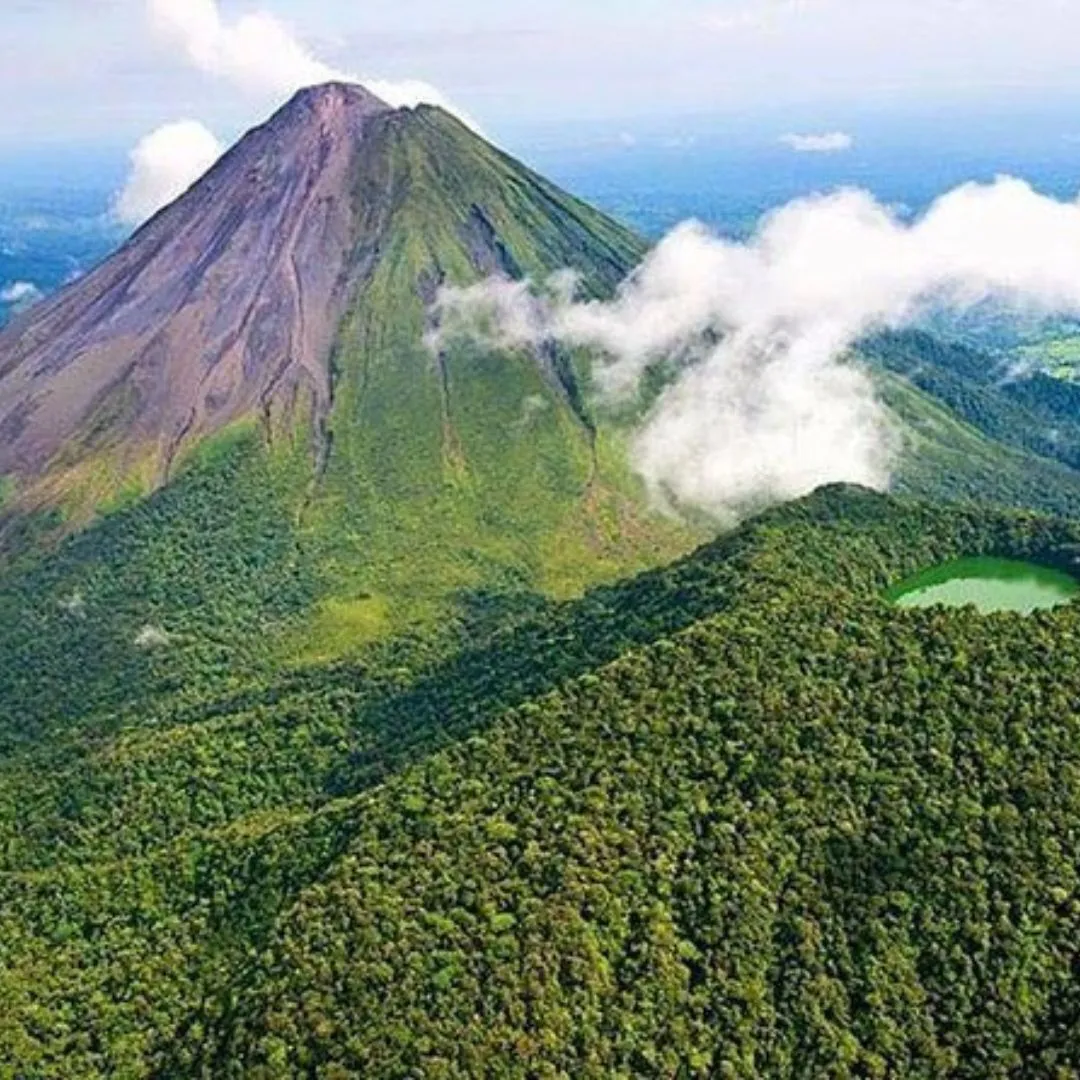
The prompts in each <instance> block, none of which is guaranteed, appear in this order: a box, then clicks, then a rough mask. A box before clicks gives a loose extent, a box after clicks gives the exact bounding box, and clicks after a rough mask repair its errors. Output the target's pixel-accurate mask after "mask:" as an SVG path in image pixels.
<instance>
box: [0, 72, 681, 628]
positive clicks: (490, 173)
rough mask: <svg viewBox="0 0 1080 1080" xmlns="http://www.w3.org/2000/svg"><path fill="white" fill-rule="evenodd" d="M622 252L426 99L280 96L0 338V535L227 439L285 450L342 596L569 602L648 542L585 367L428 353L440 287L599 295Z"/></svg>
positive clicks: (309, 532)
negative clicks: (564, 283)
mask: <svg viewBox="0 0 1080 1080" xmlns="http://www.w3.org/2000/svg"><path fill="white" fill-rule="evenodd" d="M644 251H645V244H644V243H643V242H642V241H641V240H640V239H639V238H638V237H636V236H635V235H634V234H632V233H631V232H630V231H628V230H627V229H625V228H624V227H622V226H621V225H618V224H617V223H615V222H613V221H611V220H610V219H608V218H606V217H604V216H603V215H602V214H600V213H598V212H597V211H595V210H593V209H591V208H590V207H588V206H587V205H585V204H584V203H582V202H580V201H579V200H577V199H575V198H573V197H571V196H569V195H567V194H566V193H565V192H563V191H561V190H559V189H558V188H557V187H556V186H555V185H553V184H551V183H549V182H547V181H546V180H544V179H543V178H541V177H539V176H537V175H536V174H535V173H533V172H531V171H530V170H529V169H527V168H525V167H524V166H523V165H521V164H519V163H518V162H516V161H515V160H513V159H512V158H510V157H508V156H507V155H506V154H504V153H502V152H500V151H499V150H497V149H496V148H495V147H493V146H492V145H490V144H489V143H487V142H486V141H484V140H483V139H482V138H480V137H479V136H478V135H476V134H475V133H474V132H472V131H471V130H470V129H468V128H467V127H465V126H464V125H463V124H461V123H460V122H459V121H458V120H456V119H454V118H453V117H451V116H450V115H449V114H447V113H445V112H443V111H442V110H440V109H438V108H434V107H424V106H421V107H419V108H415V109H393V108H391V107H389V106H388V105H386V104H385V103H384V102H382V101H380V100H379V99H378V98H376V97H375V96H373V95H372V94H371V93H369V92H368V91H366V90H365V89H363V88H362V87H360V86H354V85H346V84H340V83H334V84H328V85H324V86H319V87H314V88H311V89H306V90H303V91H301V92H300V93H298V94H297V95H296V96H295V97H294V98H293V99H292V100H291V101H290V102H288V103H287V104H286V105H285V106H284V107H283V108H282V109H281V110H280V111H279V112H278V113H277V114H276V115H274V116H273V117H272V118H271V119H270V120H269V121H268V122H267V123H266V124H264V125H263V126H261V127H258V128H256V129H255V130H253V131H251V132H250V133H249V134H247V135H246V136H245V137H244V138H242V139H241V140H240V141H239V142H238V143H237V145H236V146H235V147H233V149H232V150H230V151H229V152H228V153H227V154H226V155H225V156H224V157H223V158H222V159H221V160H220V161H219V162H218V163H217V164H216V165H215V166H214V167H213V168H212V169H211V170H210V172H209V173H208V174H207V175H206V176H205V177H204V178H202V179H201V180H200V181H199V182H198V183H196V184H195V185H194V186H193V187H192V188H191V189H190V190H189V191H188V192H187V193H186V194H184V195H183V196H182V197H181V198H180V199H178V200H177V201H176V202H175V203H174V204H172V205H171V206H169V207H167V208H166V209H164V210H163V211H161V212H160V213H159V214H158V215H157V216H156V217H154V218H153V219H152V220H151V221H149V222H148V223H147V224H146V225H145V226H144V227H143V228H141V229H140V230H139V231H138V232H136V233H135V235H134V236H132V237H131V239H130V240H129V241H128V242H127V243H126V244H125V245H124V246H123V248H122V249H120V250H119V251H118V252H117V253H116V254H115V255H113V256H112V257H111V258H109V259H108V260H107V261H105V262H104V263H103V264H102V265H100V266H99V267H97V268H96V269H95V270H94V271H93V272H91V273H90V274H88V275H86V276H85V277H84V278H82V279H81V280H80V281H78V282H76V283H75V284H73V285H72V286H71V287H69V288H68V289H66V290H65V291H63V292H61V293H60V294H58V295H56V296H55V297H53V298H51V299H49V300H48V301H46V302H44V303H42V304H41V305H39V306H38V307H36V308H34V309H33V310H32V311H30V312H28V313H27V314H26V315H24V316H23V317H22V318H21V319H19V320H17V321H15V322H14V323H13V324H12V325H11V326H9V327H8V329H7V330H6V331H5V332H4V333H3V334H2V335H0V491H4V492H5V499H4V501H3V506H2V507H0V544H6V545H7V546H8V547H11V545H12V543H13V541H12V540H11V537H12V536H25V534H26V532H27V529H26V527H25V526H26V521H27V516H28V515H30V516H31V517H32V518H33V521H34V525H33V528H31V529H30V533H31V534H32V536H33V537H34V538H35V542H38V541H39V540H40V537H41V535H42V531H43V530H42V527H41V522H42V521H44V522H45V525H46V527H45V529H44V531H45V533H46V534H47V535H60V536H66V535H70V534H71V533H74V532H78V531H80V530H84V529H85V528H87V527H88V526H93V525H94V524H95V523H96V522H99V521H100V519H101V518H102V517H103V516H108V515H109V514H110V513H112V512H113V511H114V510H115V509H116V508H117V507H118V506H124V507H130V506H131V504H133V503H138V502H140V501H141V500H144V499H145V498H147V497H149V496H152V495H153V494H154V493H155V492H159V491H161V490H162V489H164V488H167V487H168V486H169V485H170V484H171V483H173V482H174V481H175V480H176V479H177V478H178V477H180V476H182V475H183V473H184V471H185V468H186V467H187V466H188V465H190V463H191V462H192V461H194V460H195V459H197V458H199V457H200V455H205V454H206V453H210V454H211V455H212V454H213V452H214V450H213V448H214V446H215V445H217V443H218V442H220V440H222V439H225V440H226V441H230V440H235V439H236V438H237V437H239V435H243V436H244V437H246V438H248V439H249V440H250V445H249V448H248V451H247V453H248V456H249V457H252V456H259V455H261V456H262V457H263V458H266V459H267V460H269V458H273V459H274V460H275V461H277V462H278V464H279V465H280V463H281V457H282V455H291V458H290V464H289V469H288V471H289V475H290V477H291V480H290V483H291V485H292V486H291V489H290V492H289V494H288V497H287V498H286V499H285V502H286V503H287V507H286V508H285V509H283V510H282V513H287V514H288V516H290V518H292V519H294V520H295V521H296V523H297V527H298V528H299V529H300V530H301V531H302V532H303V533H304V535H305V538H306V541H307V542H308V550H310V549H311V548H312V547H314V548H315V549H317V550H318V551H319V552H321V554H320V555H318V556H317V557H318V558H320V559H321V560H322V562H323V564H324V565H325V566H328V567H330V566H332V567H333V572H332V574H331V576H332V577H333V578H334V579H335V584H334V586H333V588H334V590H341V591H343V592H344V594H345V595H346V596H347V597H354V598H355V596H357V595H359V596H364V597H367V596H374V597H385V596H386V595H387V594H388V591H389V592H390V593H395V592H396V593H397V594H398V596H399V598H400V595H401V594H402V593H406V592H407V593H409V594H415V592H416V590H417V589H418V588H419V589H420V590H421V591H422V592H424V593H425V595H427V596H429V597H430V596H432V595H445V594H448V593H452V592H455V591H459V590H461V589H474V588H479V587H484V586H486V585H487V584H489V583H492V582H497V583H499V584H500V587H501V586H502V585H506V584H513V585H514V586H515V587H516V586H527V587H530V588H532V587H534V586H535V587H538V588H540V589H541V591H552V590H554V591H556V592H559V591H574V590H576V589H578V588H580V587H582V586H584V585H587V584H589V583H590V582H591V581H592V580H594V578H595V576H596V575H597V574H598V573H599V574H600V576H606V575H610V574H613V573H615V572H617V571H622V570H625V569H630V568H636V567H638V566H640V565H642V564H643V563H642V553H643V552H645V553H647V554H645V555H644V562H652V561H653V560H654V559H656V558H657V557H659V556H660V554H661V548H662V549H663V554H665V555H666V554H671V549H670V547H669V546H668V538H669V537H670V536H671V535H672V528H671V526H670V525H669V524H667V523H662V522H657V521H655V519H653V518H652V516H651V515H650V514H649V512H648V509H647V507H646V506H645V505H644V504H645V500H644V499H643V497H642V493H641V491H640V489H639V485H637V483H636V481H635V479H634V478H633V476H632V475H631V473H630V471H629V470H628V469H627V468H626V463H625V454H624V452H623V447H622V442H623V438H622V433H621V432H620V431H619V429H618V427H617V426H612V425H610V424H605V423H604V422H602V421H600V420H598V419H597V418H596V417H595V416H593V415H592V413H591V411H590V407H589V404H588V401H589V393H588V366H587V364H586V363H585V362H584V359H583V358H582V357H580V356H574V355H572V354H570V353H565V352H562V351H560V350H556V349H539V350H533V351H531V352H519V353H514V352H505V351H504V352H498V351H494V352H493V351H491V350H483V349H480V348H477V347H469V346H467V345H464V344H462V345H459V346H455V347H453V348H448V349H447V350H446V351H444V352H443V353H440V354H438V355H433V354H432V352H431V350H430V349H429V348H428V347H427V345H425V338H426V336H427V335H428V332H429V331H430V330H431V329H432V319H433V317H434V316H433V315H432V310H433V308H432V301H433V300H434V299H435V298H436V296H437V293H438V290H439V288H440V287H441V286H442V285H443V284H453V285H466V284H469V283H472V282H476V281H479V280H483V279H486V278H488V277H490V276H492V275H497V276H501V277H503V278H515V279H521V278H526V277H531V278H534V279H542V278H544V277H546V276H548V275H549V274H551V273H553V272H555V271H557V270H562V269H564V268H571V269H573V270H574V271H575V272H576V273H577V274H578V275H579V276H580V279H581V282H582V288H583V289H584V290H586V292H587V293H589V294H591V295H595V296H605V295H610V294H611V293H612V292H613V290H614V289H615V288H616V286H617V285H618V283H619V282H620V281H621V280H623V279H624V278H625V276H626V275H627V274H628V273H629V272H630V271H631V270H632V269H633V267H634V266H635V265H636V264H637V262H638V261H639V260H640V258H641V257H642V255H643V253H644ZM268 456H269V457H268ZM281 472H282V470H281V469H277V473H278V475H280V474H281ZM676 532H678V530H676ZM679 535H680V536H683V537H684V534H682V533H681V532H679ZM658 537H662V538H663V539H660V540H658ZM4 538H6V539H4ZM658 543H659V545H660V546H659V547H657V544H658ZM682 543H683V540H680V541H679V544H678V545H676V546H677V547H678V546H681V544H682ZM420 583H426V584H420ZM349 602H350V603H351V602H352V601H351V600H350V601H349ZM393 606H395V607H398V608H400V604H398V603H397V602H396V601H395V602H394V604H393Z"/></svg>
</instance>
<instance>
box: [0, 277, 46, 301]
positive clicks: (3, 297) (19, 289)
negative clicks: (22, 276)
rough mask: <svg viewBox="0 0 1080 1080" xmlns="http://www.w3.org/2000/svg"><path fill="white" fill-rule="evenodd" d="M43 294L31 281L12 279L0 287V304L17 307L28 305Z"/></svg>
mask: <svg viewBox="0 0 1080 1080" xmlns="http://www.w3.org/2000/svg"><path fill="white" fill-rule="evenodd" d="M44 295H45V294H44V293H43V292H42V291H41V290H40V289H39V288H38V287H37V286H36V285H35V284H34V283H33V282H32V281H13V282H12V283H11V284H10V285H5V286H4V288H3V289H0V304H7V305H8V306H10V307H18V308H23V307H29V306H30V305H31V304H36V303H37V302H38V301H39V300H40V299H41V298H42V297H43V296H44Z"/></svg>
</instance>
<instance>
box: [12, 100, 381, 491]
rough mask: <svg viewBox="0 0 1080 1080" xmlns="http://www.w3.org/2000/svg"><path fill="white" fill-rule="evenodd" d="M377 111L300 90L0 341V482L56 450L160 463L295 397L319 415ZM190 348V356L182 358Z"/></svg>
mask: <svg viewBox="0 0 1080 1080" xmlns="http://www.w3.org/2000/svg"><path fill="white" fill-rule="evenodd" d="M389 111H391V110H390V107H389V106H387V105H386V104H385V103H383V102H382V101H380V100H379V99H378V98H376V97H374V96H373V95H371V94H370V93H368V92H367V91H366V90H364V89H363V88H361V87H359V86H348V85H343V84H330V85H326V86H322V87H317V88H313V89H310V90H304V91H301V92H300V93H299V94H297V95H296V97H295V98H293V100H292V101H291V102H289V104H288V105H286V106H285V107H284V108H283V109H281V111H280V112H278V113H277V114H276V115H275V116H274V117H273V118H272V119H271V120H270V121H269V122H268V123H266V124H265V125H263V126H262V127H259V128H257V129H255V130H254V131H252V132H250V133H249V134H248V135H247V136H246V137H245V138H244V139H243V140H241V142H240V143H239V144H238V145H237V146H236V147H234V148H233V149H232V150H231V151H230V152H229V153H227V154H226V155H225V156H224V157H223V158H222V159H221V161H220V162H219V163H218V164H217V165H215V166H214V168H213V169H212V170H211V171H210V172H209V173H208V174H207V175H206V176H205V177H204V178H203V179H202V180H200V181H199V182H198V183H197V184H196V185H195V186H194V187H193V188H192V189H191V190H190V191H189V192H188V193H187V194H186V195H184V196H183V197H182V198H181V199H179V200H178V201H177V202H175V203H174V204H173V205H172V206H170V207H168V208H167V209H165V210H163V211H162V212H161V213H160V214H158V215H157V216H156V217H155V218H153V220H151V221H150V222H149V223H148V224H146V225H145V226H144V227H143V228H142V229H140V230H139V231H138V232H137V233H136V234H135V235H134V236H133V237H132V239H131V240H130V241H129V242H128V243H127V244H126V245H125V246H124V247H123V248H122V249H121V250H120V251H119V252H117V254H116V255H114V256H113V257H112V258H110V259H109V260H108V261H106V262H105V263H103V264H102V265H101V266H99V267H98V268H97V269H96V270H94V271H93V272H92V273H90V274H89V275H87V276H86V277H85V278H83V279H82V280H80V281H79V282H77V283H76V284H75V285H73V286H72V287H70V288H68V289H67V290H65V291H64V292H62V293H60V294H58V295H57V296H56V297H54V298H53V299H51V300H49V301H47V302H45V303H43V304H41V305H39V306H38V307H37V308H35V309H33V310H32V311H31V312H29V313H28V314H27V315H25V316H24V317H23V318H22V319H20V320H17V321H16V322H15V323H14V324H13V325H11V326H10V327H9V328H8V329H7V330H6V331H5V332H4V333H3V334H0V477H2V476H4V475H14V476H17V477H20V478H23V479H32V478H34V477H35V476H38V475H40V474H42V473H43V472H44V471H45V470H46V469H47V468H49V467H50V465H52V464H54V463H55V462H56V461H57V458H58V456H60V455H61V454H62V452H63V451H64V450H65V449H68V450H69V451H72V450H73V447H72V446H71V441H72V437H73V436H74V441H75V442H77V443H78V447H79V448H78V453H79V454H84V453H85V452H87V451H92V450H93V449H95V448H99V447H100V448H107V447H109V446H112V445H113V444H119V443H123V446H124V450H125V452H138V453H146V452H147V451H148V450H149V452H150V453H152V454H155V455H156V460H157V462H158V469H159V473H160V477H161V478H164V476H166V475H167V474H168V470H169V468H170V466H171V464H172V461H173V458H174V457H175V454H176V452H177V450H178V448H179V447H180V446H181V445H182V444H184V443H186V442H188V441H189V440H190V441H194V440H196V439H198V438H199V437H200V436H203V435H206V434H209V433H211V432H213V431H216V430H219V429H220V428H221V427H222V426H224V425H225V424H227V423H228V422H230V421H231V420H234V419H236V418H238V417H241V416H245V415H248V414H251V413H252V412H254V411H257V410H263V411H269V409H270V408H271V405H272V404H282V403H283V404H285V405H288V404H289V403H291V402H295V401H296V400H298V399H300V398H302V399H304V400H306V401H309V402H310V403H312V404H313V406H314V408H315V410H316V412H317V414H318V415H319V416H323V415H325V413H326V411H327V410H328V409H329V404H330V374H329V356H330V351H331V348H332V345H333V340H334V337H335V334H336V331H337V327H338V323H339V321H340V319H341V317H342V315H343V314H344V310H345V307H346V305H347V303H348V300H349V297H350V294H351V292H352V287H353V284H354V276H355V274H356V273H357V272H359V271H358V270H357V269H356V267H355V262H356V260H355V259H354V251H355V248H356V244H357V229H358V221H357V215H358V212H359V208H358V207H357V206H356V205H355V201H354V199H353V197H352V195H353V191H354V186H355V179H356V177H355V171H356V168H357V160H358V148H359V147H360V145H361V144H362V142H363V140H364V137H365V130H366V128H367V126H368V124H369V122H370V121H371V119H372V118H373V117H375V116H378V115H379V114H382V113H386V112H389ZM193 343H197V346H198V351H197V352H193V348H192V346H193Z"/></svg>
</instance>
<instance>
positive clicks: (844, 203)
mask: <svg viewBox="0 0 1080 1080" xmlns="http://www.w3.org/2000/svg"><path fill="white" fill-rule="evenodd" d="M991 299H992V300H995V301H996V302H999V303H1001V304H1005V305H1008V306H1011V307H1013V308H1018V309H1019V308H1023V309H1026V310H1032V311H1038V312H1041V313H1060V314H1080V203H1071V202H1069V203H1066V202H1059V201H1056V200H1054V199H1050V198H1047V197H1044V196H1042V195H1040V194H1038V193H1037V192H1035V191H1034V190H1033V189H1032V188H1031V187H1030V186H1029V185H1028V184H1026V183H1024V182H1022V181H1020V180H1015V179H1011V178H1001V179H999V180H997V181H996V182H995V183H993V184H988V185H978V184H968V185H965V186H963V187H960V188H957V189H956V190H954V191H952V192H950V193H949V194H947V195H945V196H943V197H942V198H941V199H940V200H938V202H936V203H935V204H934V205H933V206H932V207H931V209H930V210H929V211H928V212H927V213H926V214H925V215H924V216H923V217H922V218H920V219H918V220H917V221H915V222H914V223H911V224H908V223H905V222H903V221H901V220H900V219H898V218H897V217H896V216H895V215H894V214H893V213H892V212H891V211H890V210H889V209H888V208H886V207H884V206H882V205H880V204H879V203H877V202H876V201H875V200H874V199H873V197H872V196H870V195H869V194H867V193H865V192H861V191H854V190H847V191H841V192H838V193H836V194H832V195H828V196H816V197H813V198H808V199H802V200H798V201H796V202H794V203H791V204H789V205H788V206H786V207H784V208H782V209H781V210H779V211H777V212H775V213H774V214H772V215H771V216H770V217H769V218H767V219H766V220H765V222H764V223H763V225H762V227H761V229H760V230H759V232H758V233H757V235H756V236H755V237H754V238H753V239H752V240H751V241H749V242H748V243H746V244H737V243H733V242H730V241H728V240H725V239H723V238H721V237H719V236H717V235H715V234H713V233H712V232H710V231H709V230H708V229H707V228H706V227H705V226H703V225H701V224H697V223H693V222H692V223H688V224H685V225H682V226H680V227H679V228H678V229H676V230H675V231H674V232H673V233H671V234H670V235H669V236H668V237H667V238H666V239H665V240H663V241H662V242H661V243H660V244H659V245H658V247H657V248H656V249H655V250H654V251H653V252H652V254H651V255H650V256H649V258H648V259H647V260H646V261H645V263H644V264H643V265H642V266H641V268H640V269H639V270H638V271H637V272H636V273H635V274H634V275H632V276H631V277H630V278H629V279H628V280H627V281H626V282H625V283H624V285H623V286H622V287H621V288H620V290H619V291H618V294H617V295H616V297H615V298H614V299H613V300H612V301H610V302H607V303H601V302H582V301H579V300H577V299H575V291H574V285H573V282H572V280H571V278H570V277H568V276H567V275H566V274H565V273H564V274H561V275H558V276H557V277H556V278H555V279H553V280H552V281H551V282H548V283H545V284H544V285H543V286H542V287H540V288H533V287H531V286H530V285H529V284H527V283H517V282H508V281H490V282H486V283H483V284H481V285H478V286H474V287H473V288H470V289H464V290H452V289H449V290H445V291H444V292H443V293H442V295H441V296H440V298H439V300H438V302H437V308H438V314H439V316H440V325H441V329H440V331H439V338H438V340H439V341H440V342H441V341H445V340H446V339H447V338H450V337H455V336H459V335H467V336H470V337H472V338H479V339H481V340H483V341H485V342H486V343H488V344H492V345H499V346H531V345H537V344H540V343H543V342H549V341H552V342H560V343H563V344H565V345H568V346H575V347H587V348H590V349H592V350H595V353H596V356H597V359H596V362H595V367H594V377H595V381H596V384H597V387H598V392H599V394H600V396H601V398H602V399H607V400H619V399H625V398H626V397H627V396H632V395H634V394H636V393H637V392H639V391H640V390H641V389H642V386H643V383H644V380H645V376H646V374H647V373H648V372H649V371H650V370H651V369H652V368H653V367H654V365H657V364H664V365H667V367H668V369H669V372H670V378H671V381H670V384H669V386H668V388H667V390H666V391H665V392H664V393H663V394H662V395H661V396H660V398H659V400H658V401H657V402H656V403H655V404H654V405H653V406H652V408H651V410H650V411H649V413H648V415H647V417H646V419H645V420H644V422H643V424H642V426H641V428H640V430H639V431H638V432H637V435H636V438H635V440H634V446H633V458H634V462H635V465H636V467H637V469H638V470H639V471H640V473H641V475H642V476H643V477H644V479H645V480H646V482H647V483H648V485H649V488H650V490H651V491H652V493H653V495H654V497H655V498H656V499H657V500H658V501H659V502H660V503H662V504H666V505H668V506H679V505H683V506H695V507H700V508H703V509H705V510H707V511H709V512H710V513H712V514H714V515H716V516H717V517H719V518H721V519H723V520H726V521H733V520H736V519H738V518H739V517H741V516H743V515H745V514H746V513H749V512H752V511H754V510H757V509H759V508H760V507H761V506H763V505H766V504H768V503H771V502H776V501H782V500H786V499H790V498H795V497H798V496H800V495H803V494H806V493H808V492H810V491H812V490H813V489H814V488H816V487H818V486H820V485H822V484H825V483H830V482H836V481H849V482H855V483H861V484H865V485H868V486H871V487H875V488H879V489H883V488H885V487H887V486H888V484H889V480H890V473H891V469H892V466H893V464H894V461H895V456H896V454H897V451H898V450H899V441H898V437H897V435H896V432H895V430H894V427H893V424H892V422H891V420H890V417H889V415H888V413H887V411H886V410H885V408H884V407H883V406H882V405H881V404H880V403H879V402H878V401H877V399H876V398H875V394H874V388H873V384H872V382H871V379H870V377H869V375H868V374H867V373H866V372H865V371H864V370H863V369H861V368H860V367H859V366H858V365H857V363H855V362H853V361H852V360H851V349H852V346H853V345H854V344H856V343H857V342H858V341H859V339H860V338H862V337H863V336H864V335H866V334H868V333H870V332H872V331H874V330H876V329H882V328H885V327H901V326H903V325H905V324H907V323H910V322H912V321H914V320H916V319H918V318H920V317H921V316H923V315H924V314H925V313H926V311H927V310H928V309H930V308H933V307H938V306H942V305H943V306H946V307H949V308H955V309H966V308H968V307H971V306H973V305H975V304H978V303H981V302H983V301H986V300H991Z"/></svg>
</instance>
